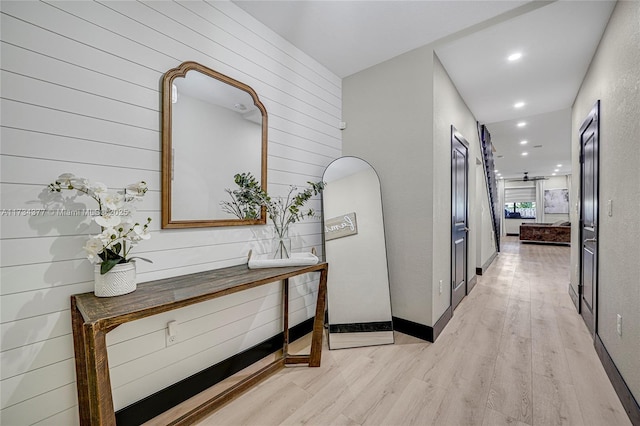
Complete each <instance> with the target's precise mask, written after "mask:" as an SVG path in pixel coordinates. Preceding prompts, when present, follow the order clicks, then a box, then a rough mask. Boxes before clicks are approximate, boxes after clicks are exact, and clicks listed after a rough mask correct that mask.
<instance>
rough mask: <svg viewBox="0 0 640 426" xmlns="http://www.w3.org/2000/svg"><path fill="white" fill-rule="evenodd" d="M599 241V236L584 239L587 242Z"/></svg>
mask: <svg viewBox="0 0 640 426" xmlns="http://www.w3.org/2000/svg"><path fill="white" fill-rule="evenodd" d="M597 241H598V239H597V238H587V239H586V240H584V242H585V243H595V242H597Z"/></svg>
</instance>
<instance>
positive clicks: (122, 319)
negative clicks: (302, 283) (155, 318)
mask: <svg viewBox="0 0 640 426" xmlns="http://www.w3.org/2000/svg"><path fill="white" fill-rule="evenodd" d="M326 267H327V264H326V263H324V262H322V263H318V264H316V265H311V266H289V267H278V268H260V269H249V268H248V266H247V264H243V265H238V266H231V267H227V268H222V269H215V270H211V271H204V272H197V273H194V274H188V275H180V276H178V277H171V278H163V279H160V280H155V281H148V282H144V283H140V284H138V285H137V289H136V291H134V292H133V293H129V294H124V295H122V296H115V297H96V296H95V295H94V294H93V292H90V293H82V294H76V295H74V296H72V297H73V298H74V299H75V303H76V306H77V308H78V310H79V311H80V312H81V313H82V317H83V319H84V322H85V324H93V325H94V326H97V327H98V328H100V329H105V328H109V329H110V328H113V327H116V326H118V325H120V324H123V323H126V322H129V321H133V320H136V319H140V318H144V317H147V316H151V315H156V314H158V313H161V312H166V311H170V310H172V309H177V308H180V307H183V306H188V305H192V304H194V303H199V302H203V301H205V300H210V299H214V298H216V297H220V296H224V295H227V294H231V293H235V292H238V291H242V290H246V289H249V288H252V287H258V286H260V285H264V284H268V283H271V282H275V281H280V280H284V279H287V278H290V277H293V276H296V275H301V274H304V273H308V272H317V271H320V270H322V269H325V268H326Z"/></svg>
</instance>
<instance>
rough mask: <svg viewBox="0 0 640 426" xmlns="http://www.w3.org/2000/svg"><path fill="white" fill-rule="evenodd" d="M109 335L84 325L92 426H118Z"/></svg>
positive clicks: (91, 326) (90, 325) (89, 325)
mask: <svg viewBox="0 0 640 426" xmlns="http://www.w3.org/2000/svg"><path fill="white" fill-rule="evenodd" d="M106 335H107V333H106V332H105V331H104V330H97V329H95V327H94V326H93V325H92V324H85V325H84V340H85V349H84V352H85V360H86V366H87V368H86V371H87V382H88V394H89V410H90V413H91V425H101V426H116V415H115V411H114V409H113V398H112V395H111V379H110V377H109V362H108V359H107V342H106Z"/></svg>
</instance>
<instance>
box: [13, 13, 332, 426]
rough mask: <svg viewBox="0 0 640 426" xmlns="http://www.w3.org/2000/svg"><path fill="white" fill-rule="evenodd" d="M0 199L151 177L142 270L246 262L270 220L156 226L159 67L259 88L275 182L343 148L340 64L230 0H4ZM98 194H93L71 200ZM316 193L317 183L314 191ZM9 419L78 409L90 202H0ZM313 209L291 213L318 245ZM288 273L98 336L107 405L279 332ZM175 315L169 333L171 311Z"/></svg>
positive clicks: (24, 420)
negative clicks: (75, 205)
mask: <svg viewBox="0 0 640 426" xmlns="http://www.w3.org/2000/svg"><path fill="white" fill-rule="evenodd" d="M0 4H1V6H0V7H1V22H0V26H1V27H0V28H1V36H2V44H1V52H0V54H1V73H2V74H1V85H2V86H1V90H2V92H1V98H2V99H1V102H2V103H1V108H2V109H1V125H2V127H1V132H2V133H1V138H2V139H1V143H2V145H1V154H2V155H1V171H0V173H1V177H0V190H1V204H2V205H1V208H2V209H21V208H41V207H42V205H41V203H40V202H39V198H38V196H39V194H40V193H41V191H42V190H43V188H45V187H46V185H47V184H48V183H49V182H50V181H52V180H53V179H55V178H56V177H57V176H58V175H59V174H60V173H63V172H72V173H75V174H76V175H80V176H84V177H87V178H89V179H91V180H94V181H102V182H105V183H106V184H107V185H108V186H110V187H111V188H119V187H122V186H123V185H125V184H127V183H130V182H133V181H137V180H145V181H147V182H148V183H149V186H150V191H149V193H148V196H147V197H146V199H145V201H144V202H143V203H142V205H141V206H140V211H141V212H140V215H141V218H143V217H146V216H150V217H151V218H152V219H153V222H152V227H153V232H152V238H151V240H149V241H146V242H144V243H143V244H141V245H140V246H138V247H137V249H136V253H137V254H139V255H141V256H143V257H147V258H150V259H152V260H153V262H154V263H153V264H147V263H144V262H142V263H140V262H139V265H138V273H139V281H149V280H154V279H159V278H165V277H171V276H176V275H181V274H186V273H191V272H197V271H203V270H208V269H214V268H220V267H225V266H230V265H234V264H239V263H242V262H244V260H245V258H246V254H247V251H248V250H249V248H251V247H252V246H253V245H255V244H256V243H257V244H260V243H263V242H264V241H263V240H266V239H268V237H269V233H268V232H267V229H265V228H266V227H230V228H210V229H193V230H160V229H159V224H160V136H161V135H160V124H161V123H160V100H161V93H160V82H161V78H162V74H163V73H164V72H165V71H167V70H168V69H170V68H173V67H175V66H177V65H178V64H179V63H181V62H183V61H186V60H194V61H198V62H200V63H202V64H204V65H206V66H208V67H211V68H213V69H215V70H217V71H219V72H222V73H223V74H227V75H229V76H231V77H233V78H235V79H237V80H240V81H242V82H244V83H246V84H248V85H250V86H251V87H253V89H255V90H256V92H257V93H258V94H259V96H260V99H261V101H262V102H263V103H264V104H265V106H266V108H267V111H268V114H269V159H268V161H269V171H268V177H269V178H268V188H269V191H270V192H271V193H273V194H275V195H278V194H283V193H284V192H285V191H287V190H288V187H289V185H290V184H298V185H304V184H305V183H306V181H307V180H320V179H321V176H322V172H323V170H324V168H325V166H326V165H327V164H328V163H330V162H331V161H332V160H333V159H335V158H337V157H339V156H340V155H341V151H342V142H341V136H340V131H339V130H338V129H337V124H338V122H339V121H340V119H341V81H340V79H339V78H338V77H336V76H335V75H333V74H331V73H330V72H329V71H327V70H326V69H324V68H323V67H322V66H320V65H318V64H317V63H316V62H315V61H314V60H313V59H311V58H309V57H307V56H306V55H304V54H302V53H301V52H300V51H298V50H297V49H295V48H294V47H292V46H291V45H289V44H288V43H286V42H285V41H284V40H282V39H281V38H280V37H279V36H277V35H276V34H274V33H273V32H271V31H270V30H268V29H267V28H266V27H264V26H262V25H261V24H259V23H257V22H256V21H255V20H254V19H253V18H252V17H250V16H249V15H247V14H246V13H245V12H243V11H242V10H241V9H239V8H238V7H236V6H235V5H233V4H232V3H230V2H227V1H211V2H205V1H188V2H173V1H149V2H136V1H128V2H90V1H69V2H59V1H56V2H35V1H16V2H12V1H2V2H1V3H0ZM78 201H79V202H81V203H85V204H86V207H88V208H93V207H94V206H93V205H92V204H91V203H90V201H91V200H89V199H81V198H79V199H78ZM312 206H313V207H316V208H319V207H320V201H319V199H314V200H313V201H312ZM0 220H1V223H0V225H1V228H0V229H1V233H2V234H1V238H2V245H1V254H0V259H1V267H2V268H1V280H2V281H1V288H0V291H1V312H0V321H1V324H0V327H1V329H0V332H1V353H0V357H1V370H0V375H1V377H0V378H1V380H2V381H1V409H2V410H1V411H0V415H1V417H0V423H1V424H2V425H27V424H43V425H44V424H49V425H73V424H77V422H78V420H77V407H76V404H77V401H76V390H75V372H74V363H73V344H72V339H71V334H70V333H71V324H70V314H69V296H70V295H72V294H74V293H81V292H87V291H91V290H92V286H93V282H92V279H93V278H92V266H91V265H90V263H89V262H88V261H87V260H86V259H84V257H83V253H82V246H83V245H84V241H85V239H86V235H87V234H89V233H95V232H96V229H95V228H94V226H95V225H91V223H90V222H89V220H88V219H87V218H82V217H80V218H78V217H48V216H21V215H20V216H11V215H3V216H2V217H1V218H0ZM320 231H321V228H320V224H319V222H318V221H317V220H316V221H306V222H304V223H301V224H297V226H296V227H295V228H294V230H293V235H294V248H295V247H297V248H298V249H300V250H302V249H304V250H310V248H311V247H314V246H315V247H316V248H318V249H320V245H321V240H322V238H321V234H320ZM292 286H293V288H292V292H291V294H292V299H293V300H292V305H291V315H292V320H293V323H294V324H296V323H299V322H301V321H303V320H305V319H307V318H310V317H311V316H312V315H313V310H314V306H315V296H316V291H317V277H316V276H306V277H302V278H301V279H297V280H295V281H292ZM279 292H280V283H274V284H273V285H269V286H264V287H262V288H257V289H254V290H252V291H247V292H243V293H240V294H234V295H231V296H228V297H225V298H222V299H219V300H214V301H210V302H205V303H202V304H199V305H197V306H194V307H190V308H185V309H181V310H178V311H174V312H170V313H166V314H162V315H158V316H155V317H151V318H146V319H144V320H141V321H137V322H134V323H130V324H126V325H124V326H121V327H119V328H117V329H116V330H114V331H113V332H111V333H110V334H109V335H108V341H107V343H108V345H109V361H110V366H111V374H112V386H113V388H114V402H115V406H116V409H120V408H123V407H125V406H127V405H129V404H131V403H133V402H135V401H137V400H139V399H140V398H142V397H144V396H146V395H149V394H151V393H154V392H155V391H157V390H159V389H162V388H164V387H166V386H167V385H170V384H171V383H174V382H176V381H178V380H180V379H182V378H184V377H187V376H189V375H191V374H193V373H195V372H197V371H199V370H201V369H203V368H206V367H208V366H210V365H212V364H214V363H216V362H218V361H220V360H222V359H225V358H227V357H229V356H231V355H233V354H235V353H238V352H239V351H241V350H243V349H246V348H249V347H251V346H253V345H255V344H256V343H259V342H261V341H263V340H265V339H267V338H269V337H271V336H273V335H275V334H276V333H278V332H279V327H280V324H281V314H280V309H281V306H280V301H279V294H280V293H279ZM173 319H176V320H178V322H179V323H181V328H180V333H179V337H178V339H179V343H178V344H176V345H174V346H171V347H168V348H167V347H165V337H164V333H165V331H164V328H165V326H166V322H167V321H169V320H173Z"/></svg>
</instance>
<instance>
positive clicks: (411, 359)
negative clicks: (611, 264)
mask: <svg viewBox="0 0 640 426" xmlns="http://www.w3.org/2000/svg"><path fill="white" fill-rule="evenodd" d="M568 280H569V247H566V246H550V245H533V244H520V243H519V242H518V241H517V240H516V239H515V238H507V239H505V240H504V241H503V250H502V252H501V253H500V254H499V256H498V257H497V258H496V260H495V261H494V262H493V264H492V265H491V267H490V268H489V270H488V271H487V272H486V273H485V274H484V275H482V276H479V277H478V283H477V285H476V287H475V288H474V289H473V291H472V292H471V294H470V295H468V296H467V297H466V298H465V299H464V300H463V301H462V303H461V304H460V305H459V306H458V308H457V309H456V311H455V313H454V316H453V318H452V319H451V321H450V322H449V324H448V325H447V326H446V328H445V329H444V331H443V332H442V334H441V335H440V337H439V338H438V339H437V341H436V342H435V343H428V342H424V341H421V340H419V339H415V338H413V337H410V336H406V335H403V334H400V333H396V343H395V344H394V345H386V346H376V347H367V348H358V349H343V350H335V351H329V350H328V349H327V348H326V346H325V348H324V350H323V353H322V366H321V367H320V368H307V367H306V366H295V367H288V368H285V369H284V370H281V371H280V372H278V373H276V374H275V375H273V376H271V377H270V378H268V379H267V380H265V381H264V382H262V383H261V384H260V385H258V386H256V387H255V388H253V389H251V390H250V391H248V392H246V393H245V394H244V395H242V396H241V397H239V398H238V399H236V400H234V401H232V402H231V403H229V404H227V405H226V406H224V407H222V408H221V409H220V410H218V411H217V412H215V413H213V414H212V415H211V416H210V417H208V418H207V419H205V420H204V421H202V422H201V423H200V425H265V426H266V425H280V424H283V425H288V424H302V423H304V424H309V425H365V424H367V425H445V426H449V425H486V426H494V425H527V424H528V425H561V424H562V425H594V426H605V425H606V426H613V425H615V426H617V425H629V424H630V422H629V420H628V417H627V415H626V414H625V412H624V409H623V407H622V405H621V404H620V402H619V400H618V398H617V396H616V394H615V392H614V390H613V387H612V386H611V384H610V382H609V380H608V378H607V376H606V374H605V372H604V369H603V367H602V365H601V364H600V361H599V360H598V357H597V355H596V353H595V350H594V348H593V342H592V339H591V337H590V336H589V333H588V332H587V329H586V327H585V325H584V323H583V322H582V319H581V318H580V316H579V315H578V314H577V313H576V309H575V307H574V306H573V304H572V302H571V299H570V298H569V295H568V293H567V290H568V284H569V281H568ZM306 342H307V340H305V339H301V341H299V342H297V345H298V346H299V349H300V350H301V352H304V351H305V350H306V348H305V347H304V346H305V344H306ZM294 347H295V345H294ZM190 403H191V404H192V403H193V401H192V402H190ZM188 404H189V403H185V405H183V406H182V407H177V408H176V410H177V411H174V412H173V413H171V412H169V413H167V415H175V413H176V412H178V411H179V410H183V409H185V407H186V406H188ZM163 422H164V420H163V418H162V417H159V418H156V419H154V420H153V421H152V422H149V424H162V423H163Z"/></svg>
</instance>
